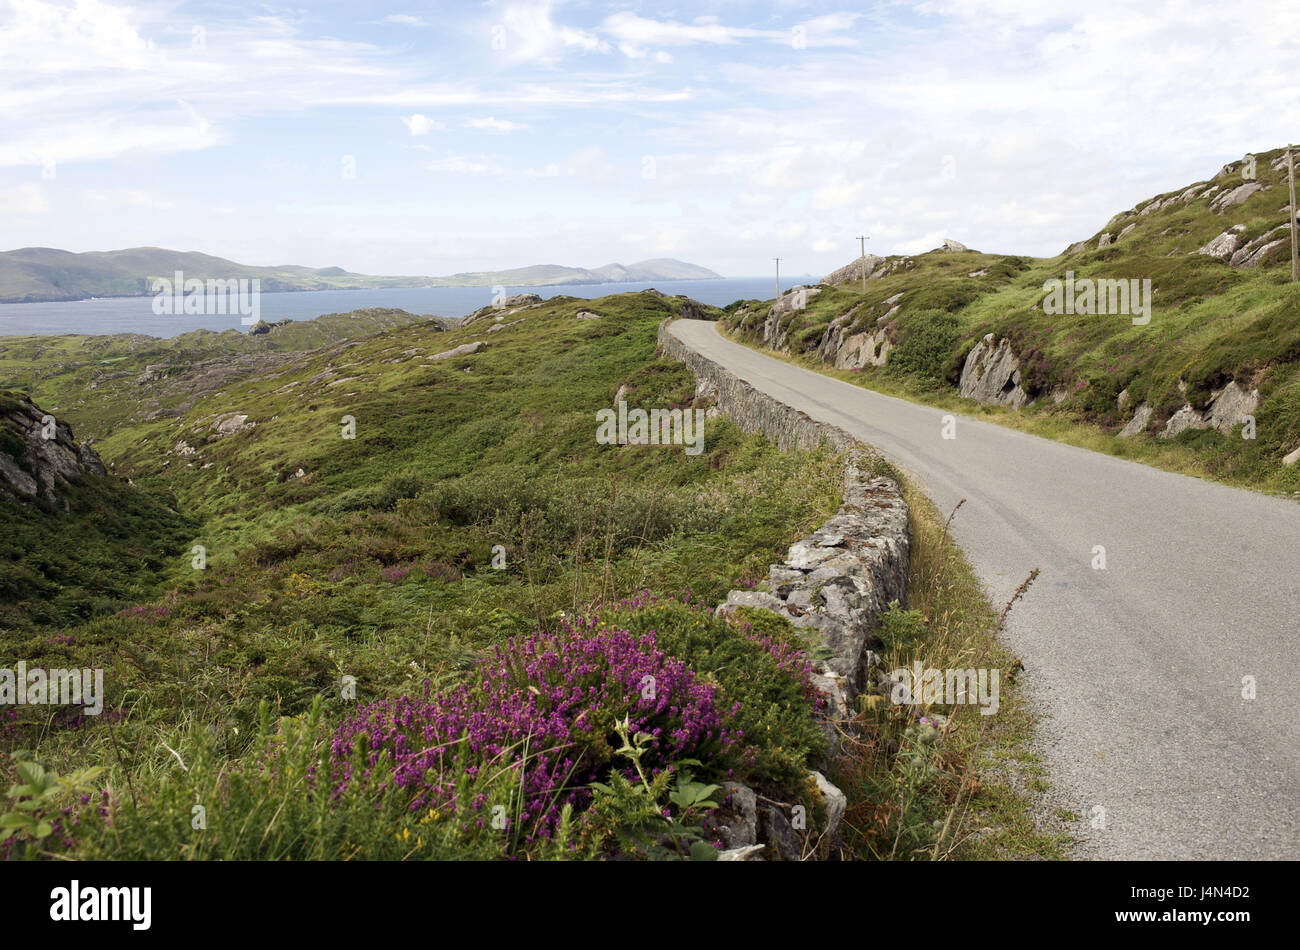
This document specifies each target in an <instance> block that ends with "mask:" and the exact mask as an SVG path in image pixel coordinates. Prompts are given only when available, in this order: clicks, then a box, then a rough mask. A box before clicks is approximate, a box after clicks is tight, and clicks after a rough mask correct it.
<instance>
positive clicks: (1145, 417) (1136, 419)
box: [1119, 390, 1151, 439]
mask: <svg viewBox="0 0 1300 950" xmlns="http://www.w3.org/2000/svg"><path fill="white" fill-rule="evenodd" d="M1127 391H1128V390H1125V392H1127ZM1150 421H1151V407H1150V406H1148V405H1147V404H1146V403H1142V405H1140V406H1138V407H1137V409H1136V410H1135V411H1134V412H1133V418H1132V419H1130V420H1129V423H1128V425H1126V426H1125V427H1124V428H1123V429H1120V431H1119V437H1120V438H1121V439H1131V438H1133V436H1135V435H1137V434H1138V433H1140V432H1145V431H1146V427H1147V423H1149V422H1150Z"/></svg>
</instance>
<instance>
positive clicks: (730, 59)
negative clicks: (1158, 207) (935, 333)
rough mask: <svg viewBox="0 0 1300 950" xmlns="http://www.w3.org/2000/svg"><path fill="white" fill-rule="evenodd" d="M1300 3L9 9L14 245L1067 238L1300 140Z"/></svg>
mask: <svg viewBox="0 0 1300 950" xmlns="http://www.w3.org/2000/svg"><path fill="white" fill-rule="evenodd" d="M1298 90H1300V0H1270V2H1259V3H1256V2H1237V3H1233V4H1224V3H1222V2H1200V0H1183V2H1160V0H1152V2H1135V3H1121V2H1114V0H1087V2H1073V3H1067V2H1060V0H1028V2H1023V3H1022V2H1013V0H916V2H906V0H888V2H879V3H869V2H835V3H816V2H808V3H793V2H788V3H783V2H777V3H768V4H752V3H742V2H721V3H713V4H709V3H691V4H689V5H674V4H673V3H672V0H660V2H658V3H644V4H643V3H591V2H577V0H574V2H561V0H489V2H485V3H477V4H476V3H470V2H457V3H445V2H439V3H399V4H397V5H392V6H386V5H383V4H381V3H369V2H367V3H351V4H344V3H312V4H298V5H293V6H281V5H277V4H274V3H258V4H246V3H240V2H198V3H188V2H150V0H144V2H137V3H130V4H125V3H109V2H102V0H73V2H61V0H50V2H46V0H0V249H5V250H8V249H12V248H18V247H28V246H48V247H59V248H65V249H68V250H73V251H87V250H108V249H114V248H121V247H131V246H139V245H154V246H160V247H168V248H173V249H178V250H196V251H204V252H207V253H211V254H216V255H219V256H222V257H228V258H231V259H233V260H237V261H239V262H241V263H246V264H260V265H275V264H305V265H309V266H313V267H324V266H340V267H344V268H346V269H348V270H352V271H358V272H362V273H370V274H413V275H440V274H450V273H454V272H457V271H465V270H495V269H504V268H509V267H519V266H525V265H529V264H543V263H545V264H568V265H574V266H585V267H595V266H599V265H601V264H605V263H609V262H612V261H619V262H622V263H625V264H626V263H631V262H633V261H637V260H642V259H646V258H654V257H675V258H679V259H681V260H686V261H690V262H692V263H696V264H701V265H703V266H705V267H709V268H712V269H713V270H716V271H718V272H719V273H721V274H724V275H727V276H750V275H760V274H766V273H770V271H771V268H772V258H773V257H780V258H781V259H782V265H781V269H782V272H783V273H788V274H815V275H820V274H825V273H827V272H829V271H831V270H833V269H835V268H836V267H839V266H842V265H843V264H845V263H847V262H848V261H850V260H852V259H853V258H855V257H856V256H857V255H858V253H859V242H858V240H857V238H858V236H859V235H867V236H868V237H869V240H868V242H867V250H868V251H869V252H872V253H876V254H904V253H906V254H910V253H920V252H923V251H926V250H929V249H931V248H933V247H936V246H938V245H939V244H940V243H941V241H942V240H943V239H944V238H952V239H955V240H957V241H960V242H962V243H964V244H966V245H968V246H970V247H972V248H977V249H979V250H983V251H990V252H997V253H1017V254H1032V255H1044V256H1050V255H1055V254H1057V253H1059V252H1060V251H1062V250H1063V249H1064V248H1065V247H1066V246H1067V245H1069V244H1070V243H1072V242H1074V241H1076V240H1080V239H1082V238H1084V237H1087V236H1089V235H1091V234H1093V233H1094V232H1096V231H1097V230H1099V229H1100V228H1101V227H1102V226H1103V225H1104V224H1105V223H1106V222H1107V221H1108V220H1109V219H1110V218H1111V216H1112V215H1114V214H1115V213H1116V212H1119V211H1123V210H1125V209H1128V208H1130V207H1132V206H1133V205H1134V204H1135V203H1137V202H1138V201H1140V200H1142V199H1144V198H1147V197H1150V196H1151V195H1154V194H1158V193H1160V192H1163V191H1169V190H1172V189H1174V188H1177V187H1180V186H1183V185H1187V184H1190V183H1192V182H1194V181H1199V180H1204V179H1205V178H1208V177H1210V176H1211V175H1213V174H1214V173H1215V172H1216V171H1217V170H1218V169H1219V168H1220V167H1221V166H1222V165H1223V164H1224V163H1226V162H1228V161H1232V160H1235V159H1237V158H1241V157H1242V156H1243V155H1245V154H1247V153H1250V152H1254V151H1264V150H1267V149H1271V148H1277V147H1280V146H1283V145H1286V144H1287V143H1288V140H1300V95H1298V94H1297V91H1298Z"/></svg>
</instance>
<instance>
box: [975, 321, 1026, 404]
mask: <svg viewBox="0 0 1300 950" xmlns="http://www.w3.org/2000/svg"><path fill="white" fill-rule="evenodd" d="M958 392H959V393H960V394H961V395H962V396H964V397H965V398H967V399H974V400H975V401H976V402H978V403H981V404H982V405H986V406H987V405H998V406H1011V407H1012V408H1013V409H1019V408H1020V407H1021V406H1023V405H1024V404H1025V402H1026V401H1027V400H1028V398H1029V394H1028V393H1027V392H1025V390H1024V388H1023V387H1022V386H1021V385H1020V363H1019V362H1018V361H1017V360H1016V354H1015V353H1013V352H1012V351H1011V341H1010V340H1002V341H1001V342H995V341H994V338H993V334H992V333H990V334H988V335H987V336H985V337H984V339H982V340H981V341H980V342H979V343H977V344H975V346H974V348H973V349H972V350H971V351H970V352H969V353H967V354H966V362H965V363H964V364H963V365H962V368H961V380H960V382H959V384H958Z"/></svg>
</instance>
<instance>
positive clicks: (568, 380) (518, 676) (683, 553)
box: [0, 293, 1052, 860]
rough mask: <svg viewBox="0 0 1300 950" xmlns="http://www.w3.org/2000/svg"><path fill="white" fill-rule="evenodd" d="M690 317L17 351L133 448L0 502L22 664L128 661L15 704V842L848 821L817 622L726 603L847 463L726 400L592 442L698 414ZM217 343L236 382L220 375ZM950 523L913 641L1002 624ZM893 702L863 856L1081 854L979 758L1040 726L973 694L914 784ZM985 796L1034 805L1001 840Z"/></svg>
mask: <svg viewBox="0 0 1300 950" xmlns="http://www.w3.org/2000/svg"><path fill="white" fill-rule="evenodd" d="M675 308H676V303H675V302H674V301H673V300H672V299H671V298H663V297H660V296H658V295H656V294H653V293H645V294H635V295H621V296H617V297H609V298H604V299H602V300H598V301H581V302H579V301H575V300H570V299H566V298H557V299H555V300H552V301H549V302H548V303H546V304H545V305H541V306H537V307H533V308H530V309H527V310H524V311H520V312H518V313H514V314H511V315H505V316H504V317H503V321H501V323H500V324H496V323H493V322H490V321H489V322H484V323H479V324H477V325H471V326H467V327H465V328H463V329H459V330H451V331H447V330H446V329H445V328H444V326H443V325H442V324H441V323H439V322H435V321H418V320H409V321H403V322H401V323H400V324H399V325H394V326H388V327H386V328H382V332H375V333H372V334H369V335H361V336H347V337H344V336H340V337H339V338H337V339H335V340H332V341H328V342H326V343H324V344H323V345H320V344H318V345H316V346H315V347H314V348H306V347H303V348H300V349H299V348H292V347H286V348H285V349H283V350H280V351H277V352H276V353H275V354H274V355H275V359H274V361H260V360H252V361H247V362H239V361H238V360H237V359H234V358H233V357H231V355H230V354H231V347H230V344H229V343H228V342H227V341H226V340H224V339H220V340H211V339H202V338H199V339H193V340H190V341H186V342H175V341H173V342H165V343H157V342H153V343H150V342H147V341H142V340H134V341H118V342H117V343H115V344H111V345H110V346H109V347H108V348H107V349H105V350H104V351H103V353H104V355H103V359H105V360H110V361H112V366H113V369H112V372H107V373H104V375H103V376H92V378H94V379H97V380H98V382H99V384H98V385H97V386H94V387H92V386H88V385H86V383H87V374H88V373H89V374H95V373H99V372H103V371H101V370H97V369H95V368H93V367H92V366H91V365H90V361H89V360H86V359H85V358H84V353H85V351H86V350H87V349H89V348H92V347H94V346H95V345H96V344H95V343H94V342H92V341H88V340H86V339H78V338H61V339H59V340H53V341H43V342H42V341H35V340H31V339H28V340H16V341H5V345H4V350H3V352H0V379H3V380H4V381H5V383H6V384H7V385H13V384H14V382H15V381H23V380H25V381H27V382H28V386H29V388H30V390H31V392H32V395H33V397H34V398H35V399H36V400H37V401H38V402H41V403H44V404H48V405H50V406H56V407H58V413H59V415H60V417H61V418H64V419H66V420H67V421H69V422H71V424H72V425H73V426H74V428H75V429H76V431H77V434H78V435H79V436H86V435H90V436H93V437H94V438H95V440H96V448H97V450H98V451H99V452H100V454H101V455H102V456H103V457H104V459H105V461H106V462H107V463H109V464H110V466H111V471H113V472H114V475H112V476H110V478H109V479H107V480H104V481H103V483H102V484H101V483H94V484H92V483H91V482H89V481H88V482H85V483H82V484H79V485H74V486H73V487H72V488H69V489H68V490H67V491H65V492H64V498H65V500H66V501H67V503H68V507H67V508H66V509H65V510H63V511H61V512H60V511H44V510H40V509H38V508H37V507H36V506H34V505H33V503H31V502H29V501H22V500H17V499H12V498H8V497H7V496H6V497H3V498H0V503H3V504H5V505H7V506H9V508H11V509H12V512H13V517H14V518H15V519H16V520H15V522H14V523H16V524H18V525H19V526H20V532H21V533H20V534H19V535H17V536H15V538H14V540H13V541H12V542H10V540H9V539H8V538H6V544H7V545H8V546H7V547H6V548H4V549H3V551H0V570H3V571H4V572H5V573H0V582H2V583H4V584H5V585H7V586H6V587H5V591H6V592H7V595H6V604H5V610H4V612H3V613H0V643H2V644H3V649H4V654H5V655H6V656H10V657H16V658H23V659H24V660H25V662H26V663H27V664H28V665H29V666H30V667H37V666H39V667H45V668H63V669H71V668H99V669H103V670H104V671H105V675H104V686H105V693H106V696H105V702H104V707H105V708H104V712H103V714H102V715H100V716H86V715H82V714H80V713H78V712H76V711H74V710H69V709H67V708H65V707H53V706H51V707H42V706H22V707H17V706H12V707H4V708H3V709H0V745H2V746H3V749H4V750H5V751H7V752H9V753H11V757H7V758H6V759H5V760H4V761H3V762H0V782H2V783H3V786H4V787H6V788H9V796H8V801H7V802H0V816H2V817H0V836H3V842H4V843H3V845H0V848H2V850H3V853H4V854H5V855H6V856H8V857H10V858H22V857H46V858H123V859H136V858H167V859H205V858H219V859H240V858H256V859H350V858H367V859H378V858H391V859H449V858H455V859H467V858H507V857H509V858H516V859H529V860H539V859H557V858H594V857H610V856H616V857H622V858H652V859H653V858H663V859H699V860H703V859H709V858H712V857H714V856H715V855H716V847H717V846H718V844H719V841H718V838H717V833H716V826H715V819H716V812H717V810H718V807H719V805H720V803H721V802H722V801H723V799H724V794H723V793H722V791H721V788H722V785H723V784H724V783H725V782H728V781H737V782H742V783H744V784H747V785H749V786H750V787H752V788H754V789H755V790H757V791H758V792H759V794H761V795H763V796H764V797H765V798H767V799H769V800H774V801H780V802H786V803H795V802H798V803H804V804H806V805H807V806H808V811H809V814H810V815H811V816H812V820H813V821H814V822H816V821H818V820H823V819H824V808H823V807H822V805H821V802H820V798H819V796H818V795H817V793H816V791H815V789H812V788H810V786H809V783H808V781H807V773H808V769H809V767H810V765H812V764H813V763H821V762H823V761H824V760H825V758H826V756H827V754H828V751H829V747H828V744H827V738H826V736H825V734H824V733H823V732H822V730H821V727H820V725H819V724H818V721H817V719H816V716H815V709H816V706H817V702H818V698H817V694H816V693H815V691H814V690H812V688H811V686H810V683H809V679H808V677H809V672H810V670H809V667H808V664H807V659H806V656H805V653H804V650H805V649H807V648H808V646H809V645H808V644H806V643H804V642H803V641H802V640H800V639H799V638H798V636H797V634H796V632H795V631H794V630H793V629H791V628H790V627H789V626H788V625H787V624H785V623H784V622H779V621H777V619H776V618H775V617H774V616H770V615H761V616H749V617H744V618H734V617H733V618H724V617H720V616H717V615H715V614H714V613H713V612H712V610H711V609H710V607H711V606H712V605H714V604H716V603H718V602H720V601H721V600H722V599H723V598H724V597H725V594H726V592H727V591H728V590H729V589H731V588H733V587H752V586H754V585H755V584H756V583H757V582H759V581H760V580H761V579H762V578H764V577H765V576H766V573H767V566H768V564H769V563H771V562H773V561H775V560H778V559H779V558H780V556H781V555H782V554H783V553H784V550H785V548H786V546H787V545H789V544H790V543H791V542H792V541H793V540H795V539H796V538H798V537H800V536H801V535H803V534H806V533H807V532H809V531H810V530H811V529H813V528H814V527H816V526H817V525H819V524H820V523H821V522H822V521H824V520H825V519H826V517H827V516H828V515H829V514H830V513H831V512H832V511H834V510H835V508H836V507H837V506H838V504H839V493H840V484H841V482H840V479H841V461H840V460H839V459H838V458H837V457H836V456H835V455H834V454H833V453H831V452H829V451H828V450H826V449H820V450H817V451H810V452H797V453H782V452H779V451H777V450H776V449H774V448H773V447H772V446H771V445H769V444H767V443H766V442H764V441H763V440H761V439H759V438H757V437H752V436H746V435H744V434H742V433H741V432H739V431H738V430H737V429H735V428H734V427H733V426H732V425H731V424H730V423H728V422H727V421H726V420H725V419H722V418H715V419H710V420H709V422H708V436H707V439H706V447H705V451H704V452H703V453H702V454H700V455H697V456H688V455H686V454H685V453H684V452H683V451H682V448H681V447H679V446H652V445H627V446H617V445H613V446H605V445H599V444H597V443H596V442H595V441H594V438H593V433H594V431H595V416H594V413H595V410H597V409H599V408H602V407H607V406H610V405H613V404H614V400H615V395H616V393H617V392H619V391H620V390H622V391H623V393H624V398H626V399H627V401H628V402H629V403H631V404H632V405H644V406H669V407H676V408H682V407H689V406H693V405H694V406H698V405H700V403H699V402H698V401H697V400H696V397H695V387H694V380H693V378H692V377H691V376H690V374H689V372H688V371H687V370H686V368H685V367H683V366H681V365H679V364H676V363H673V362H670V361H667V360H663V359H657V358H656V357H655V352H654V351H655V332H656V328H657V326H658V324H659V323H660V322H661V321H662V320H663V319H664V318H666V317H669V316H672V315H674V314H675V312H676V310H675ZM578 309H584V310H594V311H595V312H597V313H598V314H599V315H600V316H599V319H597V320H578V319H576V312H577V310H578ZM512 321H520V322H517V323H512ZM495 325H500V326H502V329H501V330H499V331H496V330H494V331H492V332H491V333H489V332H487V331H488V329H489V328H490V327H492V326H495ZM301 332H304V333H306V332H309V331H301ZM475 340H482V341H484V342H486V344H487V345H486V347H485V348H484V349H483V350H481V351H480V352H477V353H472V354H467V355H462V356H456V357H452V358H445V359H437V360H432V359H429V357H433V356H440V355H441V354H443V353H445V352H447V351H449V350H451V349H453V348H454V347H456V346H459V345H461V344H464V343H467V342H473V341H475ZM245 345H247V346H259V345H261V344H257V343H250V344H236V348H238V347H239V346H245ZM40 346H46V347H49V348H50V349H49V350H48V351H47V352H45V353H43V354H42V353H37V352H36V350H35V349H34V348H37V347H40ZM221 354H225V355H224V356H221ZM235 355H236V356H238V355H239V354H235ZM219 356H220V358H222V359H227V361H228V362H227V364H223V365H226V366H227V369H228V372H227V373H225V374H223V377H222V382H221V384H220V387H219V388H214V389H212V390H211V391H206V390H200V391H198V392H197V393H196V392H195V390H194V387H193V386H192V385H188V384H190V383H193V382H194V380H195V379H196V378H203V375H204V374H205V373H207V372H209V371H210V370H211V366H210V362H211V360H212V359H215V358H218V357H219ZM101 365H102V364H101ZM160 365H161V366H162V367H163V368H162V369H158V367H160ZM150 366H153V367H155V371H154V372H152V373H151V372H150V371H149V369H148V368H149V367H150ZM106 392H107V394H108V396H109V397H110V398H106V395H105V394H106ZM128 394H131V395H133V396H134V398H127V396H128ZM704 405H707V402H706V403H705V404H704ZM142 406H143V408H142ZM128 479H129V483H128V481H127V480H128ZM918 501H919V499H914V517H916V518H918V519H921V520H920V521H918V527H921V528H922V529H924V526H925V525H926V524H928V523H929V522H928V520H926V519H929V518H930V517H931V516H930V515H929V514H926V513H925V509H924V506H923V505H920V504H918V503H917V502H918ZM9 515H10V512H9V509H6V517H7V518H8V517H9ZM7 523H9V522H8V521H7ZM918 548H919V550H920V551H921V552H922V553H921V554H920V555H919V556H918V558H917V564H916V565H915V567H914V578H913V580H914V585H915V589H916V590H917V591H918V594H917V595H916V596H917V597H918V598H920V599H918V600H917V601H916V602H915V603H909V604H905V605H900V607H899V608H898V610H897V611H896V612H895V613H893V614H891V619H890V627H889V630H891V631H903V633H900V634H899V644H898V646H897V649H898V650H899V651H901V652H900V653H899V655H900V656H902V652H905V651H904V646H903V644H904V641H906V643H908V644H915V643H917V642H927V643H929V642H931V641H933V643H934V644H935V645H936V646H935V647H934V648H935V649H940V647H939V646H937V645H938V644H946V643H948V642H949V641H951V646H943V647H942V652H944V653H945V655H947V653H951V654H952V656H954V657H957V656H964V655H965V654H966V653H967V652H968V650H969V649H970V647H969V643H971V642H976V641H979V642H982V643H987V642H988V641H987V638H988V637H989V635H990V630H991V627H990V625H989V622H988V621H989V619H990V618H989V615H988V612H987V610H986V608H985V605H983V601H982V600H981V598H980V595H979V593H978V588H977V586H975V585H974V582H973V580H972V579H971V578H970V577H969V575H968V573H962V572H963V571H964V568H962V567H961V565H960V562H959V561H958V560H957V559H956V555H955V554H954V552H953V551H952V550H951V546H950V544H949V543H948V542H947V541H946V539H945V538H942V537H940V536H939V535H937V534H935V533H934V532H932V531H927V530H921V532H920V534H919V536H918ZM925 552H929V553H925ZM57 585H61V586H57ZM954 585H956V586H955V587H954ZM10 596H14V597H20V598H22V599H18V600H13V601H10V600H9V597H10ZM979 638H984V639H983V640H979ZM996 662H999V663H1007V664H1009V663H1010V660H1009V659H1008V658H1005V657H1003V656H1002V655H1001V654H998V655H997V659H996ZM861 715H862V716H863V717H864V720H866V721H869V722H870V723H871V732H870V734H871V735H872V736H873V737H874V738H872V739H870V740H869V741H868V742H867V746H864V747H863V748H862V749H860V750H858V751H856V752H855V753H854V754H853V755H850V756H847V757H845V758H844V759H843V760H842V761H838V760H837V761H836V762H835V764H834V771H835V773H836V775H837V777H838V778H839V779H840V780H842V781H844V782H845V785H844V787H845V788H846V791H848V792H849V794H850V799H851V803H852V804H851V814H850V818H851V819H852V821H851V824H852V830H851V833H850V835H849V836H848V838H847V839H846V841H845V845H844V856H846V857H891V856H892V857H896V858H904V857H907V858H913V857H915V858H927V857H928V858H935V857H938V858H943V857H953V856H958V857H961V856H967V855H973V856H978V855H982V854H992V853H998V854H1024V853H1035V854H1050V853H1052V850H1051V848H1052V845H1051V843H1050V842H1049V841H1047V839H1042V838H1040V837H1038V832H1035V831H1026V830H1024V829H1025V828H1026V827H1028V825H1026V824H1024V822H1025V819H1024V817H1023V816H1024V814H1025V813H1026V809H1027V808H1028V805H1027V800H1026V799H1024V798H1023V797H1021V793H1020V792H1017V791H1006V793H1005V796H1006V797H1005V798H1001V799H998V800H997V801H994V800H993V799H991V798H989V797H988V796H989V792H988V789H989V788H993V787H997V788H1001V786H1000V785H998V786H995V785H986V784H984V781H985V780H980V781H978V782H977V781H975V780H974V779H973V778H970V777H969V776H973V775H975V774H977V773H979V772H980V770H982V769H983V768H984V761H983V760H984V758H985V757H986V756H987V755H989V754H997V753H999V752H1005V753H1006V754H1012V752H1013V751H1014V750H1016V749H1018V748H1020V746H1019V743H1020V742H1022V740H1023V736H1013V737H1010V738H1006V737H1004V738H1000V739H998V740H996V741H993V742H990V741H989V740H988V739H987V738H985V739H982V740H978V741H977V740H970V741H969V742H968V740H967V738H964V737H966V736H967V735H968V731H967V726H966V725H964V724H963V723H964V720H962V719H961V718H960V717H955V718H954V719H953V722H954V725H953V727H952V730H951V733H950V735H951V736H952V740H951V741H948V740H945V741H944V742H941V743H938V744H936V745H934V746H933V748H934V749H935V750H942V751H941V752H939V751H936V755H937V756H938V758H935V760H934V766H935V767H934V769H933V770H922V771H921V772H919V773H918V772H915V771H914V769H913V765H912V762H913V757H912V753H913V752H914V751H915V749H916V748H917V747H916V746H915V743H914V741H913V739H912V738H911V737H910V734H909V733H907V732H906V729H907V728H908V727H905V726H904V725H903V720H902V718H900V717H898V716H895V715H894V714H892V713H890V712H889V710H882V709H874V708H864V709H863V710H862V711H861ZM918 741H919V740H918ZM900 792H905V794H904V796H903V797H904V804H903V806H901V807H900V808H898V809H895V808H894V805H893V802H894V799H895V796H896V795H898V794H899V793H900ZM1008 802H1010V804H1008ZM945 809H947V811H945ZM941 814H942V815H949V814H951V818H950V820H949V822H948V825H947V826H946V827H945V828H944V829H942V830H941V831H938V830H936V829H934V827H933V822H934V818H933V817H932V816H938V815H941ZM972 816H977V817H978V819H979V821H980V822H982V823H983V824H985V825H988V826H989V827H992V828H994V829H1001V830H998V831H997V837H995V838H991V839H990V840H991V841H992V843H988V842H986V845H984V846H983V847H986V848H987V849H991V850H985V851H983V852H981V851H980V850H979V849H978V848H976V847H975V846H974V843H973V842H972V841H971V840H970V836H969V834H968V833H967V830H968V829H969V828H970V827H972V825H971V822H972ZM926 829H930V830H928V831H927V830H926ZM1004 832H1005V833H1004ZM891 836H892V837H893V838H896V839H897V840H898V842H899V844H898V845H897V846H888V847H887V846H886V844H885V841H886V839H887V838H890V837H891ZM981 840H984V839H981Z"/></svg>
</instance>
